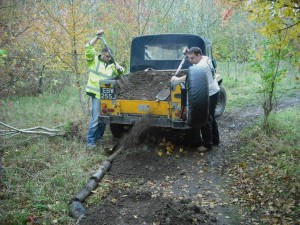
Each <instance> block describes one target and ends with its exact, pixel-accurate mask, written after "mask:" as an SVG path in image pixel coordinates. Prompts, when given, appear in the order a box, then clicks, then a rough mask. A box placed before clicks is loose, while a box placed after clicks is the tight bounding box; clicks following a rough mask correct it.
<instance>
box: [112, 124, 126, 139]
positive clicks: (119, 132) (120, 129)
mask: <svg viewBox="0 0 300 225" xmlns="http://www.w3.org/2000/svg"><path fill="white" fill-rule="evenodd" d="M109 127H110V131H111V134H112V135H113V136H114V137H115V138H121V137H122V136H123V135H124V134H125V133H127V132H129V131H130V129H131V126H130V125H128V126H127V125H124V124H117V123H110V124H109Z"/></svg>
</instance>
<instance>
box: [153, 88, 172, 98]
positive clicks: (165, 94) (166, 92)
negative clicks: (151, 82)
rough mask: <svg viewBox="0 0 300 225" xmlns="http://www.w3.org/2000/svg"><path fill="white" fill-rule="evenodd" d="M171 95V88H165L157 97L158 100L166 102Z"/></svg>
mask: <svg viewBox="0 0 300 225" xmlns="http://www.w3.org/2000/svg"><path fill="white" fill-rule="evenodd" d="M170 94H171V91H170V88H169V87H164V88H163V89H162V90H161V91H160V92H158V94H157V95H156V98H157V99H158V100H160V101H164V100H166V99H167V98H168V97H169V96H170Z"/></svg>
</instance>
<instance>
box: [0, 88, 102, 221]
mask: <svg viewBox="0 0 300 225" xmlns="http://www.w3.org/2000/svg"><path fill="white" fill-rule="evenodd" d="M77 96H78V95H77V93H76V90H74V89H73V88H70V89H66V90H64V92H63V93H61V94H60V95H59V96H57V95H52V96H49V95H45V96H40V97H20V98H12V99H6V100H5V101H3V105H2V106H1V117H2V118H1V121H3V122H5V123H7V124H10V125H11V126H15V127H17V128H29V127H35V126H46V127H48V128H53V127H57V126H59V125H63V126H59V127H60V129H65V126H66V125H67V124H69V123H70V121H82V124H84V125H83V127H82V130H81V131H82V132H83V133H82V134H79V135H81V136H83V137H85V135H86V134H85V132H86V129H87V127H88V120H89V115H86V114H84V113H83V112H82V110H81V107H80V104H79V101H78V99H77ZM0 148H1V150H2V151H3V157H2V164H3V167H4V175H3V181H2V182H3V183H2V184H3V186H4V187H3V191H2V192H1V201H0V224H26V222H27V221H28V218H29V216H33V217H34V218H35V220H36V221H42V223H43V224H53V223H57V224H72V223H73V222H74V221H73V220H72V219H71V218H70V217H69V215H68V203H69V201H70V200H71V199H72V198H73V197H74V195H75V194H76V193H77V192H78V191H79V190H81V189H82V188H83V187H84V185H85V184H86V182H87V180H88V179H89V176H90V175H91V173H92V172H93V171H95V170H96V169H97V168H98V167H99V165H100V164H101V162H102V161H103V160H104V159H105V158H106V157H105V156H104V155H103V154H102V153H101V152H94V153H93V154H91V153H88V152H86V150H85V144H84V143H83V142H82V141H80V140H78V139H77V138H74V139H66V138H64V137H43V136H34V135H32V136H28V135H17V136H14V138H11V137H7V138H3V137H2V138H1V146H0ZM104 186H105V185H104ZM106 186H107V185H106ZM99 190H101V188H99ZM103 190H104V189H103ZM95 196H96V198H97V195H95ZM94 198H95V197H94ZM98 198H99V196H98ZM98 201H99V199H98Z"/></svg>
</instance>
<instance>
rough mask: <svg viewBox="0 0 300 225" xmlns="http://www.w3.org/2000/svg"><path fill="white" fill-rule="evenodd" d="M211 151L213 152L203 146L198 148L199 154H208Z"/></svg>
mask: <svg viewBox="0 0 300 225" xmlns="http://www.w3.org/2000/svg"><path fill="white" fill-rule="evenodd" d="M210 150H211V148H206V147H204V146H203V145H202V146H200V147H198V148H197V151H198V152H208V151H210Z"/></svg>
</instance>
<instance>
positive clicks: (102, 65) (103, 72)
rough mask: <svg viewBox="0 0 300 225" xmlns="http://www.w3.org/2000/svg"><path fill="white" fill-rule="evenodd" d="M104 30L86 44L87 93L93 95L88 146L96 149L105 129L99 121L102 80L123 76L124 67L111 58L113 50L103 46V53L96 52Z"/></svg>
mask: <svg viewBox="0 0 300 225" xmlns="http://www.w3.org/2000/svg"><path fill="white" fill-rule="evenodd" d="M103 34H104V31H103V30H99V31H98V32H97V34H96V37H94V38H93V39H92V40H90V41H89V42H88V43H87V44H86V45H85V57H86V63H87V66H88V68H89V79H88V83H87V86H86V89H85V91H86V93H87V95H89V96H91V97H92V118H91V121H90V127H89V130H88V134H87V147H88V148H89V149H94V148H96V147H97V145H96V142H97V141H98V140H100V139H101V138H102V136H103V134H104V131H105V126H106V124H105V123H99V121H98V116H99V115H100V101H99V100H100V84H99V82H100V80H105V79H113V78H114V77H119V76H123V74H124V68H123V67H121V66H120V65H119V64H118V63H113V61H112V58H111V53H112V51H111V50H110V49H108V48H103V49H102V51H101V54H100V55H98V54H96V50H95V48H94V45H95V43H96V42H97V41H98V40H99V39H100V38H101V37H102V36H103Z"/></svg>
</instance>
